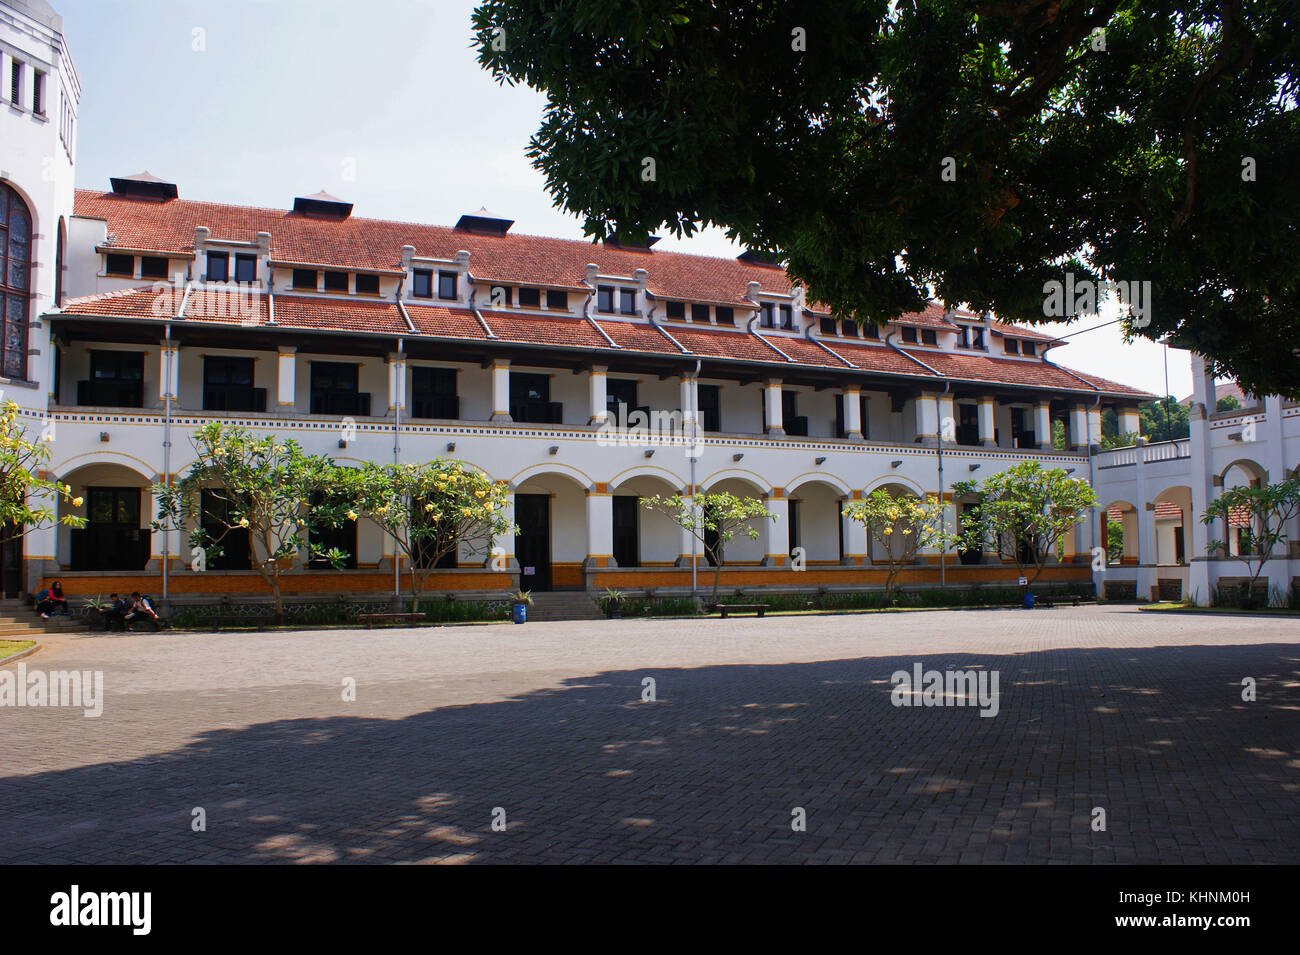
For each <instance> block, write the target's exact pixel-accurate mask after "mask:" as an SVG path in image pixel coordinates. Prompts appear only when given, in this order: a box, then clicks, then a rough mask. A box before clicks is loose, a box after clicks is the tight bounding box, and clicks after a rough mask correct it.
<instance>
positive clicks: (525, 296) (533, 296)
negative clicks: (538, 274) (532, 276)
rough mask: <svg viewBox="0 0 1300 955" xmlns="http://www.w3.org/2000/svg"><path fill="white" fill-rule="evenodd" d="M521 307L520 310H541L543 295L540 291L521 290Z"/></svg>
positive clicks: (531, 289) (533, 289)
mask: <svg viewBox="0 0 1300 955" xmlns="http://www.w3.org/2000/svg"><path fill="white" fill-rule="evenodd" d="M519 307H520V308H541V307H542V293H541V290H540V289H535V288H521V289H520V290H519Z"/></svg>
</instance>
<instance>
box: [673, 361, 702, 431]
mask: <svg viewBox="0 0 1300 955" xmlns="http://www.w3.org/2000/svg"><path fill="white" fill-rule="evenodd" d="M678 385H679V390H680V394H681V398H680V401H681V406H682V433H683V434H686V435H689V434H690V433H691V421H692V420H693V419H694V418H695V410H696V408H698V407H699V404H700V399H699V382H698V381H697V380H696V379H695V377H694V376H692V375H682V376H681V378H680V379H679V382H678Z"/></svg>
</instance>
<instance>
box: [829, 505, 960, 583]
mask: <svg viewBox="0 0 1300 955" xmlns="http://www.w3.org/2000/svg"><path fill="white" fill-rule="evenodd" d="M843 514H844V516H845V517H847V518H848V519H849V520H851V521H857V522H858V523H859V524H861V525H862V526H863V527H864V528H866V531H867V537H868V539H869V540H873V541H875V542H876V543H877V544H879V545H880V549H881V550H882V551H883V552H884V554H885V559H886V561H887V564H888V568H889V572H888V575H887V576H886V578H885V596H886V597H887V598H888V597H892V596H893V594H894V588H895V581H896V580H897V578H898V573H899V571H901V570H902V569H903V567H905V566H906V565H908V564H911V563H912V562H913V561H915V560H916V555H917V553H918V552H919V551H920V550H921V549H922V548H924V547H929V546H931V545H932V544H936V543H940V542H941V541H943V539H944V529H943V502H942V501H941V500H939V498H938V497H936V496H935V495H933V494H931V495H928V496H927V497H924V498H921V497H916V496H914V495H911V494H899V495H894V494H890V493H889V491H887V490H886V489H884V488H879V489H877V490H875V491H872V492H871V493H870V494H868V495H866V496H865V497H863V498H862V499H861V500H857V501H850V502H849V503H848V505H847V506H845V508H844V511H843Z"/></svg>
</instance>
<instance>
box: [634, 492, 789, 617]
mask: <svg viewBox="0 0 1300 955" xmlns="http://www.w3.org/2000/svg"><path fill="white" fill-rule="evenodd" d="M641 506H642V507H644V508H646V509H647V510H651V511H657V512H658V513H660V514H665V515H667V516H668V517H669V518H671V519H672V521H673V522H674V523H676V524H677V526H678V527H683V528H685V529H686V530H688V531H689V532H690V533H691V534H692V535H693V536H694V537H695V539H696V540H698V541H699V542H700V546H701V547H703V549H704V553H705V554H706V555H707V556H708V557H709V558H710V559H711V560H712V561H713V596H712V598H711V600H712V601H714V602H716V601H717V599H718V582H719V580H720V579H721V576H722V562H723V554H724V552H725V550H726V546H727V543H728V542H729V541H730V540H731V539H732V538H734V537H735V536H736V534H738V533H742V532H743V533H745V534H746V535H748V536H749V538H750V540H758V528H757V527H755V526H754V523H753V522H754V521H756V520H760V519H767V520H770V521H774V520H776V515H775V514H773V513H771V512H770V511H769V510H768V509H767V508H766V507H764V506H763V502H762V501H760V500H759V499H758V498H754V497H741V496H739V495H736V494H730V493H728V492H726V491H714V492H712V493H709V494H696V495H695V497H694V499H693V500H692V498H690V497H686V496H684V495H682V494H673V495H670V496H667V497H662V496H660V495H655V496H654V497H645V498H642V499H641Z"/></svg>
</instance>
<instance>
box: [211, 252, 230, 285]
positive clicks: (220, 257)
mask: <svg viewBox="0 0 1300 955" xmlns="http://www.w3.org/2000/svg"><path fill="white" fill-rule="evenodd" d="M229 279H230V255H229V254H228V253H226V252H209V253H208V281H209V282H225V281H228V280H229Z"/></svg>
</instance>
